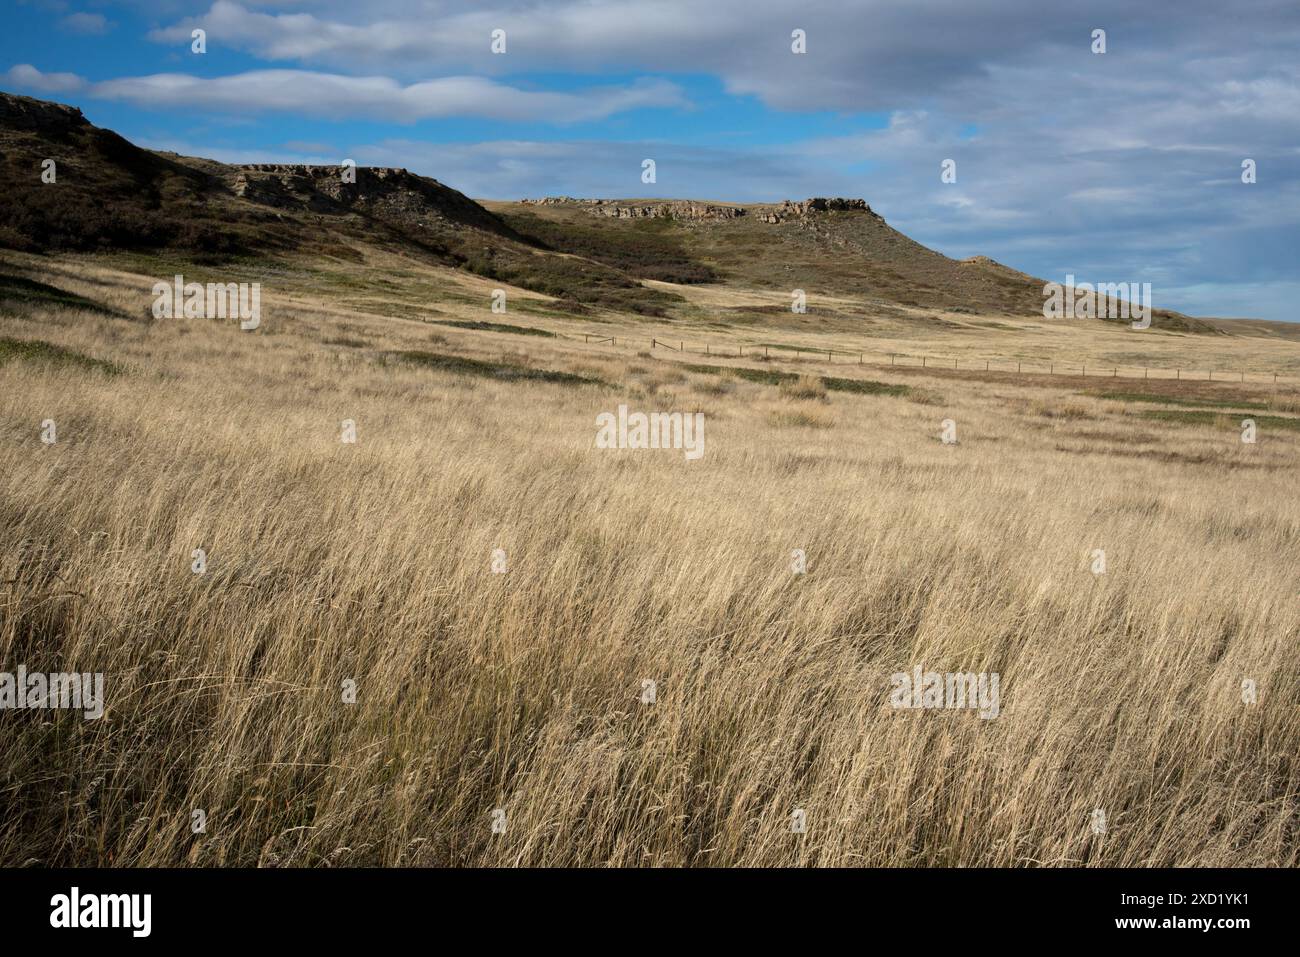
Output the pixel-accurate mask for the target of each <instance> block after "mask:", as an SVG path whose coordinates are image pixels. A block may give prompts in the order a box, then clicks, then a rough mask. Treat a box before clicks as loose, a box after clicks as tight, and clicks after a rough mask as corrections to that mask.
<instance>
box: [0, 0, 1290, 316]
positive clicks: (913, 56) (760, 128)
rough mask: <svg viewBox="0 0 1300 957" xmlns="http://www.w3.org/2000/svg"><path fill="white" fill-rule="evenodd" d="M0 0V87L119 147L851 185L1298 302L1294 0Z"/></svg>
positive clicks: (1173, 278) (1093, 267)
mask: <svg viewBox="0 0 1300 957" xmlns="http://www.w3.org/2000/svg"><path fill="white" fill-rule="evenodd" d="M1058 8H1059V9H1058ZM4 16H5V29H4V30H3V31H0V88H3V89H5V90H8V91H11V92H20V93H26V94H28V95H32V96H39V97H44V98H48V99H55V100H59V101H61V102H65V103H72V104H75V105H76V106H79V107H81V108H82V110H83V111H84V112H85V113H86V116H87V117H88V118H89V119H90V120H91V121H92V122H94V123H96V124H97V125H99V126H104V127H109V128H111V129H114V130H117V131H118V132H120V133H121V134H122V135H124V136H126V137H127V138H128V139H131V140H132V141H134V142H136V143H138V144H140V145H143V146H148V147H152V148H156V149H173V150H176V151H178V152H183V153H188V154H192V155H199V156H207V157H211V158H214V159H219V160H225V161H229V162H252V161H270V160H275V161H299V162H324V163H336V162H339V161H340V159H342V158H353V159H355V160H356V161H357V162H358V163H360V164H361V165H385V166H388V165H393V166H405V167H407V168H409V169H411V170H414V171H415V172H418V173H423V174H425V175H429V176H433V177H435V178H437V179H439V180H441V181H442V182H445V183H447V184H449V185H451V186H453V187H455V188H457V189H460V190H462V191H463V192H465V193H468V194H469V195H471V196H476V197H485V198H498V199H508V198H519V197H525V196H529V197H531V196H542V195H554V194H568V195H573V196H590V197H630V196H671V197H681V198H697V199H717V200H730V201H737V202H746V201H748V202H762V201H769V202H770V201H779V200H782V199H787V198H790V199H802V198H805V197H807V196H814V195H844V196H861V197H863V198H865V199H866V200H867V201H868V202H869V203H871V205H872V206H873V208H875V209H876V210H877V211H878V212H879V213H881V214H882V215H883V216H884V217H885V218H886V219H887V220H888V221H889V222H890V223H891V224H892V225H894V226H896V227H897V228H899V229H901V230H903V231H904V232H906V233H907V234H908V235H910V236H912V237H913V238H915V239H917V240H918V241H920V242H922V243H925V244H926V245H929V246H932V247H934V248H936V249H938V250H940V251H941V252H944V253H946V254H947V255H950V256H954V257H965V256H970V255H988V256H992V257H993V258H995V259H998V260H1000V261H1002V262H1005V263H1007V264H1008V265H1011V266H1014V267H1016V268H1018V269H1022V270H1024V271H1026V272H1029V273H1032V274H1034V275H1037V276H1041V277H1043V278H1046V279H1056V280H1062V279H1063V278H1064V276H1065V275H1066V274H1067V273H1069V274H1073V275H1075V276H1076V277H1078V278H1079V279H1080V280H1090V281H1101V282H1127V281H1134V282H1150V283H1152V287H1153V297H1154V299H1155V302H1156V304H1157V305H1160V306H1164V307H1169V308H1175V309H1181V310H1183V311H1187V312H1191V313H1194V314H1198V315H1224V316H1256V317H1261V318H1269V319H1283V320H1291V321H1294V320H1297V319H1300V310H1297V309H1296V307H1295V303H1296V302H1297V298H1298V294H1300V274H1298V272H1297V268H1296V262H1297V259H1298V258H1300V257H1298V256H1297V252H1298V251H1300V177H1298V176H1297V174H1298V173H1300V57H1297V55H1296V51H1297V50H1300V4H1297V3H1296V2H1295V0H1285V2H1282V0H1243V2H1238V3H1235V4H1232V5H1231V6H1228V5H1225V4H1223V3H1222V2H1221V0H1214V2H1209V0H1182V2H1177V3H1175V2H1161V0H1156V2H1149V3H1143V4H1134V3H1132V2H1131V0H1124V2H1119V0H1114V2H1112V0H1098V2H1081V3H1072V4H1061V3H1056V2H1044V0H995V2H983V3H981V2H978V0H871V2H863V3H853V2H846V0H836V2H824V0H804V2H800V3H798V4H793V3H776V2H769V0H710V2H708V3H703V2H700V0H689V2H688V0H606V2H601V0H527V2H505V3H493V2H487V3H461V2H456V0H369V2H365V3H355V2H352V0H283V2H278V0H202V2H194V3H191V2H185V0H124V2H110V0H82V2H73V0H17V2H14V0H8V2H7V4H6V9H5V14H4ZM195 28H201V29H203V30H205V31H206V33H207V52H206V53H204V54H202V55H199V54H195V53H193V52H192V51H191V39H190V38H191V32H192V30H193V29H195ZM498 29H500V30H504V31H505V40H506V51H505V53H504V54H494V53H493V52H492V50H491V36H492V32H493V31H494V30H498ZM796 29H799V30H803V31H804V32H805V35H806V52H805V53H802V54H795V53H794V52H792V50H791V42H792V41H791V33H792V31H793V30H796ZM1096 29H1103V30H1105V31H1106V52H1105V53H1095V52H1094V51H1093V45H1094V43H1093V38H1092V33H1093V31H1094V30H1096ZM644 158H653V159H654V160H655V161H656V165H657V173H658V182H657V183H655V184H654V185H643V184H642V183H641V180H640V173H641V161H642V160H643V159H644ZM945 159H953V160H955V161H956V171H957V179H956V182H955V183H944V182H941V178H940V172H941V164H942V163H943V161H944V160H945ZM1244 159H1252V160H1254V161H1255V164H1256V170H1257V182H1255V183H1253V184H1245V183H1243V182H1242V181H1241V163H1242V161H1243V160H1244Z"/></svg>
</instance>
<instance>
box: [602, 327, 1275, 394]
mask: <svg viewBox="0 0 1300 957" xmlns="http://www.w3.org/2000/svg"><path fill="white" fill-rule="evenodd" d="M583 341H584V342H585V343H587V344H589V345H603V344H605V343H608V344H609V345H612V346H617V345H618V344H619V338H618V337H617V336H596V335H584V336H583ZM642 341H644V340H642V339H641V338H640V337H633V336H624V337H623V339H622V342H623V344H624V346H626V347H629V348H631V347H634V346H635V345H636V344H637V343H638V342H642ZM649 341H650V348H651V349H652V350H653V349H666V350H668V351H670V352H676V353H681V354H683V355H685V354H693V355H702V356H709V357H711V358H718V359H771V358H772V357H773V354H775V355H776V358H778V359H780V358H783V357H789V356H794V357H795V358H796V359H802V358H804V357H807V358H808V359H819V360H824V361H826V362H831V363H833V362H844V363H852V364H856V365H868V364H870V365H879V366H884V365H888V366H891V367H894V368H903V369H933V370H935V371H936V372H939V371H944V370H954V371H957V372H961V371H966V372H988V373H993V372H1006V373H1016V374H1018V375H1047V376H1063V377H1073V376H1080V377H1083V378H1101V379H1145V380H1153V379H1154V380H1169V381H1180V382H1197V381H1206V382H1237V383H1255V384H1261V383H1262V384H1273V385H1277V384H1279V383H1283V382H1286V383H1291V382H1295V381H1297V377H1296V376H1290V375H1287V374H1284V373H1278V372H1247V371H1245V370H1229V369H1208V370H1195V369H1184V368H1181V367H1178V366H1174V367H1168V366H1123V365H1115V364H1106V363H1093V364H1088V363H1086V362H1077V363H1073V362H1070V363H1066V362H1055V361H1052V360H1049V361H1047V362H1043V361H1039V360H1023V359H965V360H963V359H960V358H957V357H953V356H932V355H920V354H916V353H904V352H884V353H873V352H854V351H852V350H847V349H813V348H808V347H803V346H785V345H779V344H773V343H760V344H757V345H735V346H731V347H729V348H727V347H718V346H716V345H714V344H712V343H704V344H703V345H702V346H695V345H693V344H691V343H687V342H686V341H685V340H683V339H676V340H669V339H660V338H658V337H651V339H650V340H649Z"/></svg>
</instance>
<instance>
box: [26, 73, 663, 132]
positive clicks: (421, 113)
mask: <svg viewBox="0 0 1300 957" xmlns="http://www.w3.org/2000/svg"><path fill="white" fill-rule="evenodd" d="M6 76H7V79H8V80H9V81H10V82H11V83H13V84H14V85H16V86H22V87H28V88H31V89H35V90H40V91H42V92H67V91H71V90H77V89H81V88H83V87H86V81H85V80H83V79H81V78H80V77H78V76H76V75H74V74H71V73H42V72H41V71H40V70H37V69H36V68H35V67H33V66H30V65H29V64H22V65H19V66H15V67H13V68H12V69H11V70H10V71H9V72H8V74H7V75H6ZM87 89H88V92H89V93H90V95H91V96H94V97H98V98H101V99H108V100H122V101H125V102H128V103H131V104H133V105H135V106H140V107H146V108H153V109H159V108H163V109H196V110H218V111H229V112H233V113H239V114H248V113H263V112H281V113H294V114H301V115H307V116H320V117H327V118H330V119H349V118H366V119H380V120H388V121H392V122H397V123H409V122H414V121H416V120H424V119H431V118H438V117H449V116H477V117H485V118H487V119H493V120H500V121H503V122H549V123H560V124H564V123H579V122H586V121H592V120H601V119H605V118H606V117H608V116H611V115H613V114H615V113H622V112H626V111H628V110H636V109H643V108H647V107H682V106H686V105H688V104H687V101H686V99H685V97H684V96H683V94H682V92H681V90H680V89H679V88H678V87H677V86H676V85H675V84H673V83H670V82H668V81H666V80H654V79H649V80H637V81H634V82H632V83H630V84H626V85H623V86H595V87H589V88H587V89H585V90H579V91H575V92H572V93H570V92H551V91H545V90H538V91H534V90H525V89H520V88H518V87H513V86H508V85H506V84H504V83H498V82H496V81H494V80H489V79H485V78H483V77H475V76H450V77H442V78H439V79H436V80H425V81H423V82H420V83H412V84H410V85H407V86H403V85H401V84H400V83H398V82H397V81H395V80H392V79H390V78H388V77H384V76H359V77H358V76H343V75H342V74H338V73H314V72H310V71H307V70H252V71H249V72H247V73H237V74H233V75H231V76H221V77H211V78H209V77H199V76H193V75H191V74H187V73H157V74H154V75H152V76H138V77H123V78H120V79H116V80H105V81H104V82H102V83H95V84H91V85H90V86H89V87H88V88H87Z"/></svg>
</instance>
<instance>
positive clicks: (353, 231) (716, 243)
mask: <svg viewBox="0 0 1300 957" xmlns="http://www.w3.org/2000/svg"><path fill="white" fill-rule="evenodd" d="M47 160H53V161H54V163H55V164H56V165H55V167H54V170H55V179H54V181H53V182H45V181H43V179H42V171H43V170H44V169H45V165H48V164H46V161H47ZM43 164H45V165H43ZM0 170H3V172H4V174H5V176H6V179H7V181H8V182H9V183H10V188H9V189H8V190H7V191H5V193H4V195H3V196H0V212H2V213H3V215H2V216H0V247H8V248H13V249H18V250H24V251H28V252H44V251H59V250H124V249H165V250H172V251H175V252H179V253H183V254H185V255H187V256H191V257H193V258H194V259H195V261H197V262H200V263H205V264H219V263H220V262H221V261H222V260H223V259H224V258H227V257H235V256H257V257H275V256H279V255H288V254H305V255H308V256H315V257H332V258H336V259H341V260H344V261H348V260H352V261H360V259H361V257H362V254H361V252H360V250H362V249H364V248H378V249H382V250H384V251H386V252H392V253H397V254H398V255H400V256H403V257H408V258H412V259H415V260H418V261H421V262H423V263H425V264H434V265H438V266H444V267H447V268H453V269H461V270H467V271H469V272H472V273H475V274H477V275H480V276H484V277H487V278H489V279H493V280H497V281H500V282H502V283H507V284H510V285H514V286H518V287H521V288H524V289H528V290H531V291H533V292H538V293H542V294H544V295H547V296H551V297H554V298H555V299H556V300H558V301H559V302H560V303H561V304H562V305H563V306H564V308H567V309H569V310H571V311H572V312H574V313H576V314H584V313H589V312H591V311H592V310H611V311H615V312H622V313H632V314H639V315H646V316H656V317H664V316H672V315H674V314H675V312H676V311H677V310H679V309H680V308H681V307H682V306H683V305H684V304H685V303H684V299H683V297H682V296H681V295H679V294H678V292H676V291H674V288H673V287H681V286H690V285H701V284H711V285H720V286H724V287H725V286H735V287H741V288H747V289H760V290H781V291H786V292H789V291H792V290H794V289H800V288H802V289H805V290H808V292H809V294H810V295H812V294H814V293H820V294H823V295H837V296H846V297H852V298H853V299H855V300H857V301H859V302H862V303H865V304H866V305H867V306H868V307H869V308H877V309H879V310H884V311H888V312H890V313H892V314H894V315H907V314H908V313H909V311H912V310H916V311H919V312H922V313H924V312H927V311H935V310H940V311H948V312H956V313H968V314H972V315H1001V316H1008V315H1012V316H1020V317H1024V318H1034V317H1036V316H1037V317H1041V310H1042V303H1043V282H1042V281H1041V280H1039V279H1035V278H1034V277H1032V276H1028V275H1026V274H1024V273H1020V272H1017V271H1016V270H1014V269H1010V268H1008V267H1006V266H1003V265H1001V264H999V263H996V262H994V261H993V260H991V259H988V258H986V257H973V258H970V259H966V260H961V261H959V260H954V259H950V258H948V257H946V256H944V255H942V254H940V253H938V252H936V251H934V250H932V249H929V248H927V247H925V246H923V245H921V244H920V243H917V242H915V241H914V240H912V239H910V238H909V237H907V236H905V235H904V234H903V233H901V232H899V231H898V230H896V229H894V228H892V227H891V226H890V225H889V224H888V223H886V222H885V221H884V219H883V218H882V217H881V216H879V215H878V214H877V213H876V212H874V211H873V210H872V209H871V207H870V206H869V205H868V204H867V203H866V202H865V201H863V200H861V199H838V198H835V199H827V198H813V199H808V200H804V201H800V202H792V201H785V202H783V203H773V204H751V205H739V204H734V203H721V202H697V201H690V200H649V199H628V200H581V199H572V198H569V197H557V198H548V199H543V200H523V201H520V202H513V203H502V202H495V203H493V202H489V203H477V202H475V201H473V200H472V199H470V198H469V197H467V196H465V195H464V194H462V193H460V192H458V191H456V190H455V189H452V188H451V187H449V186H446V185H444V184H442V183H440V182H438V181H437V180H435V179H431V178H429V177H425V176H419V175H416V174H414V173H411V172H408V171H407V170H405V169H396V168H361V169H356V170H355V171H354V172H355V182H349V181H346V180H345V176H344V170H343V168H342V167H332V166H301V165H271V164H268V165H243V166H236V165H229V164H223V163H218V162H215V161H213V160H206V159H198V158H194V157H187V156H180V155H177V154H175V153H162V152H154V151H151V150H147V149H142V148H140V147H137V146H135V145H133V144H131V143H130V142H128V141H127V140H125V139H123V138H122V137H120V136H118V135H117V134H116V133H113V132H111V131H109V130H104V129H100V128H98V127H96V126H94V125H92V124H91V123H90V122H89V121H87V120H86V118H85V117H84V116H83V115H82V113H81V111H80V110H78V109H76V108H75V107H71V106H65V105H63V104H59V103H53V102H48V101H43V100H37V99H32V98H30V97H23V96H15V95H10V94H6V93H0ZM647 283H649V284H647ZM764 308H766V309H768V310H778V311H779V310H780V307H778V306H767V307H764ZM1153 325H1156V326H1158V327H1163V328H1166V329H1172V330H1180V331H1191V332H1205V333H1216V332H1219V329H1218V328H1216V327H1215V326H1214V325H1212V324H1209V323H1204V322H1201V321H1199V320H1196V319H1192V318H1189V317H1187V316H1183V315H1181V314H1178V313H1172V312H1164V311H1157V312H1156V313H1155V315H1154V318H1153Z"/></svg>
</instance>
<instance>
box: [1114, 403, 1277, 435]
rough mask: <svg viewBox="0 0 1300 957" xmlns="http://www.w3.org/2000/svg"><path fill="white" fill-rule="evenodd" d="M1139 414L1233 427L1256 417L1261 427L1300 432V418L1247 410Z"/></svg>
mask: <svg viewBox="0 0 1300 957" xmlns="http://www.w3.org/2000/svg"><path fill="white" fill-rule="evenodd" d="M1138 414H1139V415H1140V416H1141V417H1142V418H1144V419H1155V420H1157V421H1160V422H1175V423H1178V424H1180V425H1214V426H1221V427H1224V428H1232V429H1237V428H1240V426H1241V419H1242V418H1250V419H1254V420H1255V424H1256V425H1257V426H1259V427H1260V428H1261V429H1264V428H1278V429H1290V430H1292V431H1293V432H1300V418H1297V419H1288V418H1286V417H1285V416H1280V415H1255V414H1254V413H1245V412H1236V413H1234V412H1210V411H1183V410H1180V409H1152V410H1150V411H1146V412H1140V413H1138Z"/></svg>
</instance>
